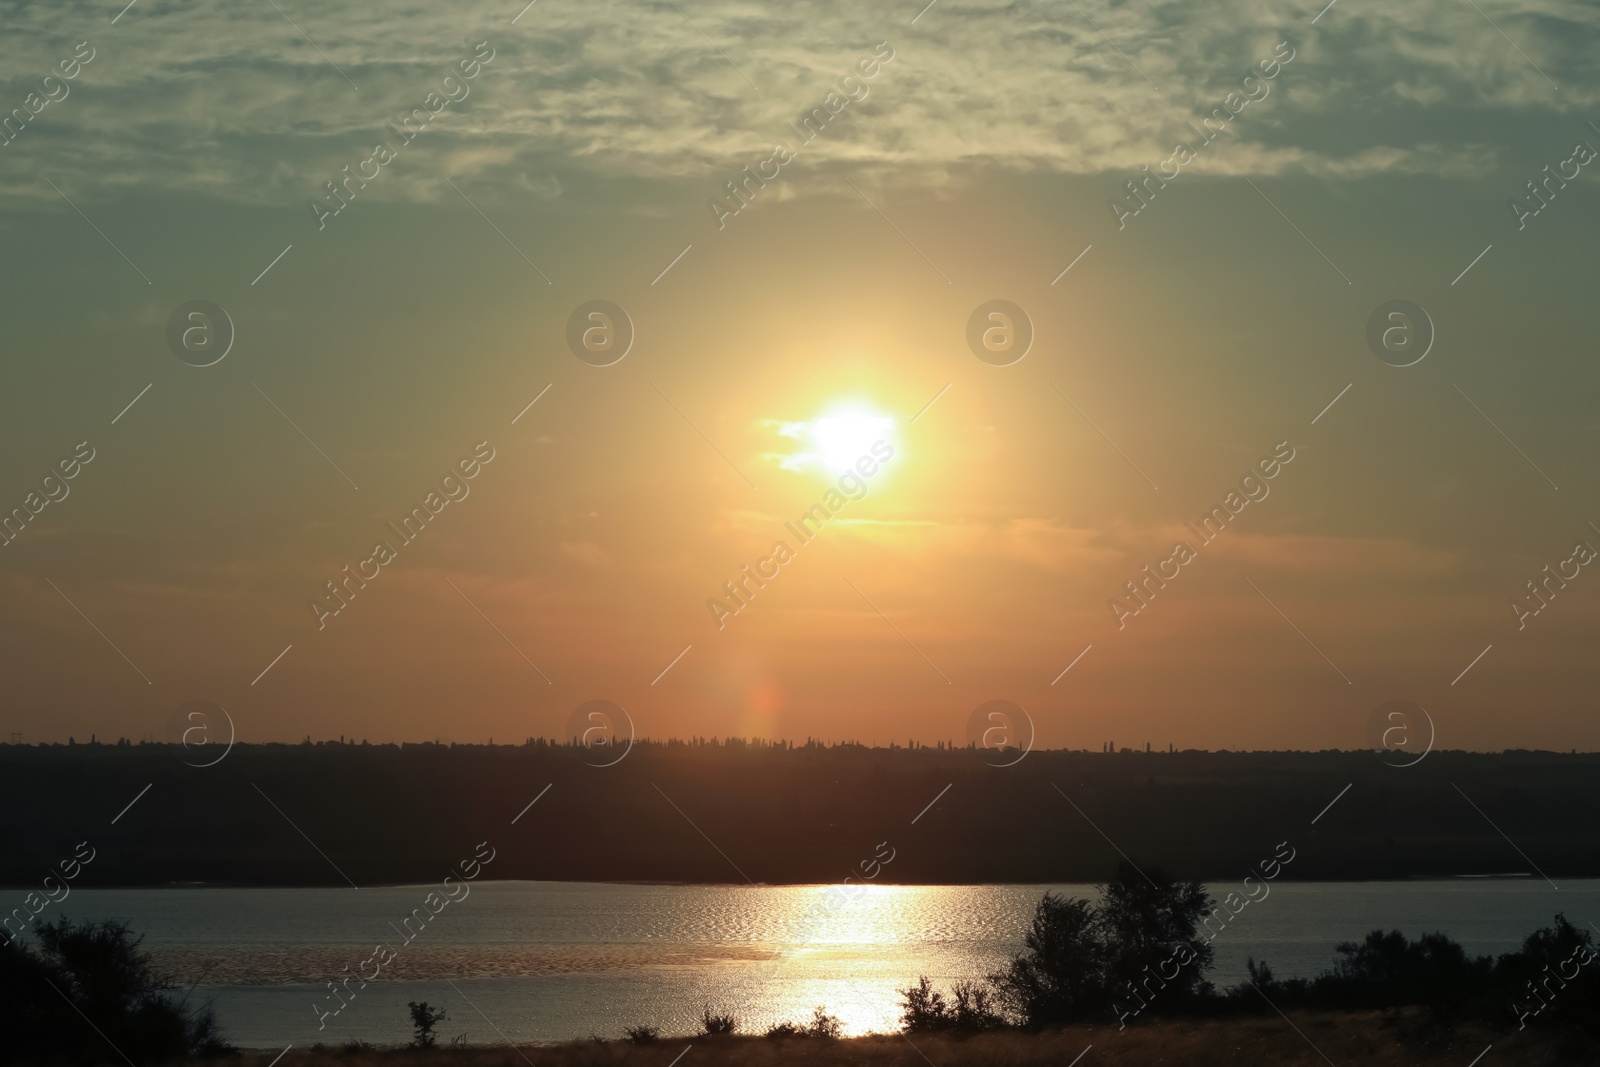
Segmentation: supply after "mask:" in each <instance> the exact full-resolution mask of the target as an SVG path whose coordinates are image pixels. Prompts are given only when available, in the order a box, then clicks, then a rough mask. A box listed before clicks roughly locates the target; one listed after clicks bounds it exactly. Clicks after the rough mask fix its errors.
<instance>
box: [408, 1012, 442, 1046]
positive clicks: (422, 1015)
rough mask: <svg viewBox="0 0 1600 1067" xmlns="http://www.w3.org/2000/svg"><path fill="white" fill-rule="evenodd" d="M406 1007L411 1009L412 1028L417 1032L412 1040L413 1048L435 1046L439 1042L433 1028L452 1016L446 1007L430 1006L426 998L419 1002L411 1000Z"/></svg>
mask: <svg viewBox="0 0 1600 1067" xmlns="http://www.w3.org/2000/svg"><path fill="white" fill-rule="evenodd" d="M406 1007H407V1008H409V1009H410V1011H411V1029H412V1031H413V1032H414V1033H415V1034H416V1036H415V1037H414V1038H412V1040H411V1047H412V1048H433V1047H434V1045H436V1044H438V1039H437V1038H435V1037H434V1034H433V1028H434V1027H436V1026H438V1025H439V1024H440V1023H442V1022H444V1021H445V1020H446V1019H448V1018H449V1017H450V1013H449V1012H447V1011H446V1010H445V1009H444V1008H430V1007H428V1002H427V1001H426V1000H424V1001H422V1002H421V1003H418V1002H417V1001H415V1000H413V1001H409V1002H408V1003H407V1004H406Z"/></svg>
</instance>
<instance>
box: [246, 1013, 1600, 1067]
mask: <svg viewBox="0 0 1600 1067" xmlns="http://www.w3.org/2000/svg"><path fill="white" fill-rule="evenodd" d="M1426 1033H1427V1030H1426V1027H1425V1025H1424V1023H1423V1021H1422V1017H1421V1016H1420V1015H1418V1014H1406V1015H1400V1014H1396V1013H1386V1014H1380V1013H1376V1012H1367V1013H1335V1012H1293V1013H1291V1017H1290V1019H1289V1020H1288V1021H1286V1020H1285V1019H1284V1018H1282V1017H1279V1016H1276V1015H1274V1016H1271V1017H1267V1018H1252V1019H1223V1020H1202V1021H1193V1022H1190V1021H1170V1022H1159V1023H1153V1024H1149V1025H1140V1026H1133V1027H1129V1028H1128V1029H1126V1030H1121V1031H1119V1030H1118V1029H1117V1028H1116V1027H1114V1026H1075V1027H1066V1028H1063V1029H1059V1030H1049V1031H1045V1032H1043V1033H1037V1034H1028V1033H1020V1032H1015V1031H1010V1032H1001V1033H988V1034H976V1035H973V1036H970V1037H956V1036H951V1035H942V1034H941V1035H917V1036H916V1037H913V1038H909V1039H908V1038H907V1037H905V1036H903V1035H900V1034H890V1035H873V1036H869V1037H856V1038H844V1039H840V1040H831V1041H830V1040H820V1039H815V1038H787V1039H781V1040H779V1039H772V1038H765V1037H743V1036H734V1037H715V1038H703V1037H702V1038H677V1039H673V1038H662V1039H661V1040H660V1041H659V1042H657V1043H655V1044H651V1045H633V1044H630V1043H628V1042H626V1041H603V1042H602V1041H580V1042H572V1043H568V1044H561V1045H523V1046H516V1047H513V1046H509V1045H483V1046H478V1045H472V1046H468V1047H466V1048H437V1049H430V1050H417V1049H404V1048H400V1049H373V1048H370V1047H368V1048H362V1049H357V1050H346V1049H340V1048H329V1049H317V1048H311V1049H301V1048H295V1049H291V1050H290V1051H288V1052H287V1053H284V1054H283V1056H282V1059H280V1060H278V1061H277V1067H528V1065H529V1064H537V1067H668V1065H669V1064H673V1063H677V1062H678V1058H679V1057H681V1058H682V1067H723V1065H727V1067H735V1065H737V1067H762V1065H772V1067H783V1065H788V1064H796V1065H800V1064H803V1065H805V1067H834V1065H838V1067H845V1065H847V1064H848V1065H852V1067H863V1065H864V1067H928V1065H929V1064H933V1065H936V1067H1036V1065H1037V1067H1046V1065H1048V1067H1068V1065H1069V1064H1072V1063H1074V1062H1075V1061H1076V1062H1080V1067H1151V1065H1154V1064H1172V1065H1174V1067H1179V1065H1181V1067H1213V1065H1216V1067H1222V1065H1227V1067H1253V1065H1257V1064H1259V1065H1261V1067H1327V1065H1328V1064H1329V1063H1332V1064H1335V1065H1338V1067H1345V1065H1347V1064H1357V1063H1360V1064H1363V1065H1375V1067H1391V1065H1392V1067H1402V1065H1405V1067H1431V1065H1435V1064H1437V1065H1441V1067H1443V1065H1447V1064H1448V1065H1449V1067H1466V1065H1467V1064H1469V1063H1473V1062H1475V1057H1477V1056H1478V1055H1479V1054H1480V1053H1482V1052H1484V1050H1485V1049H1488V1048H1490V1046H1492V1047H1493V1048H1492V1052H1490V1054H1489V1056H1488V1057H1485V1060H1484V1064H1483V1067H1509V1065H1517V1067H1557V1065H1566V1064H1578V1063H1593V1062H1594V1047H1595V1042H1594V1038H1593V1037H1592V1036H1586V1035H1583V1034H1579V1033H1576V1032H1572V1031H1562V1030H1556V1029H1551V1028H1540V1027H1529V1028H1528V1029H1527V1030H1524V1031H1522V1032H1520V1033H1519V1032H1516V1031H1513V1030H1509V1029H1508V1030H1490V1029H1486V1028H1483V1027H1474V1026H1464V1027H1462V1028H1460V1029H1459V1030H1457V1031H1455V1032H1454V1033H1453V1034H1450V1035H1447V1036H1437V1035H1435V1036H1433V1037H1432V1038H1428V1037H1426V1036H1425V1034H1426ZM685 1050H687V1052H686V1051H685ZM1085 1050H1088V1051H1087V1053H1086V1054H1085ZM1080 1054H1082V1055H1083V1059H1082V1060H1081V1061H1078V1060H1077V1058H1078V1057H1079V1056H1080ZM275 1055H277V1053H261V1054H250V1055H249V1056H247V1057H245V1058H244V1059H243V1060H242V1061H240V1062H239V1067H269V1065H270V1064H271V1063H272V1062H273V1057H274V1056H275ZM1491 1057H1492V1059H1491Z"/></svg>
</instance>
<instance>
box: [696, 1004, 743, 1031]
mask: <svg viewBox="0 0 1600 1067" xmlns="http://www.w3.org/2000/svg"><path fill="white" fill-rule="evenodd" d="M700 1020H701V1024H702V1026H703V1027H704V1029H703V1030H702V1031H701V1033H700V1036H701V1037H727V1036H728V1035H730V1034H732V1033H733V1032H734V1031H735V1030H737V1029H738V1028H739V1020H738V1019H736V1018H734V1017H733V1016H732V1015H713V1014H711V1009H710V1008H709V1007H708V1008H706V1010H705V1011H704V1012H702V1013H701V1016H700Z"/></svg>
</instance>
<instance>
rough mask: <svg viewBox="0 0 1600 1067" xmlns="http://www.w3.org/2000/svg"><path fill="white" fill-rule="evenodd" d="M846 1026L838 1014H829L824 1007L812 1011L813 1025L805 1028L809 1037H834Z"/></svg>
mask: <svg viewBox="0 0 1600 1067" xmlns="http://www.w3.org/2000/svg"><path fill="white" fill-rule="evenodd" d="M843 1029H844V1027H843V1026H842V1025H841V1024H840V1022H839V1018H838V1016H836V1015H829V1014H828V1013H827V1012H826V1011H825V1010H824V1009H822V1008H820V1007H819V1008H817V1009H816V1010H815V1011H813V1012H812V1013H811V1025H810V1026H807V1027H806V1029H805V1035H806V1036H807V1037H822V1038H828V1039H830V1040H831V1039H833V1038H836V1037H838V1036H839V1034H840V1033H841V1032H842V1031H843Z"/></svg>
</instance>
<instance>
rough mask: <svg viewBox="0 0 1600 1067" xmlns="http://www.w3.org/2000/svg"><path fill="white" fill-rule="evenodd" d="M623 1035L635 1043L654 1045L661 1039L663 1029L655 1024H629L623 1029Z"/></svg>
mask: <svg viewBox="0 0 1600 1067" xmlns="http://www.w3.org/2000/svg"><path fill="white" fill-rule="evenodd" d="M622 1036H623V1037H625V1038H627V1039H628V1040H629V1041H632V1042H633V1043H634V1044H635V1045H653V1044H655V1043H656V1042H657V1041H659V1040H661V1031H660V1030H658V1029H657V1028H656V1027H654V1026H629V1027H625V1028H624V1029H623V1031H622Z"/></svg>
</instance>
